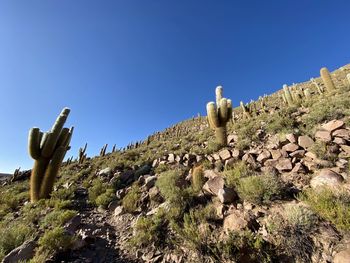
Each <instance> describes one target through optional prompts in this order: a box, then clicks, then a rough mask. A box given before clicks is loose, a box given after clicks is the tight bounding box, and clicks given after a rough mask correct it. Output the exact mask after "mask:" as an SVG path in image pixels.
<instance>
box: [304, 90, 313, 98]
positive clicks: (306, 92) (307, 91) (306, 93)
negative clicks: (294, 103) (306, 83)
mask: <svg viewBox="0 0 350 263" xmlns="http://www.w3.org/2000/svg"><path fill="white" fill-rule="evenodd" d="M304 96H305V98H306V99H307V100H308V99H310V98H311V92H310V90H309V89H305V90H304Z"/></svg>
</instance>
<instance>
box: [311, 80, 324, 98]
mask: <svg viewBox="0 0 350 263" xmlns="http://www.w3.org/2000/svg"><path fill="white" fill-rule="evenodd" d="M310 80H311V83H312V84H313V85H315V86H316V89H317V92H318V93H319V94H320V95H322V94H323V89H322V87H321V86H320V85H318V83H317V82H316V80H315V79H314V78H311V79H310Z"/></svg>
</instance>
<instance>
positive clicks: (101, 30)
mask: <svg viewBox="0 0 350 263" xmlns="http://www.w3.org/2000/svg"><path fill="white" fill-rule="evenodd" d="M349 10H350V2H349V1H345V0H344V1H321V0H317V1H316V0H315V1H311V0H308V1H305V0H300V1H295V0H294V1H281V0H275V1H261V0H259V1H247V0H244V1H243V0H242V1H229V0H226V1H225V0H221V1H214V0H211V1H207V0H196V1H194V0H176V1H175V0H173V1H170V0H169V1H168V0H157V1H155V0H148V1H146V0H138V1H136V0H124V1H118V0H113V1H112V0H110V1H102V0H94V1H92V0H91V1H89V0H50V1H44V0H42V1H36V0H33V1H28V0H23V1H17V0H4V1H1V2H0V99H1V101H0V124H1V126H0V127H1V128H0V172H13V170H14V169H15V168H16V167H19V166H21V167H22V168H31V166H32V160H31V159H30V158H29V156H28V153H27V134H28V130H29V129H30V128H31V127H33V126H37V127H40V128H41V129H42V130H45V131H46V130H48V129H49V128H50V127H51V125H52V123H53V121H54V120H55V118H56V116H57V115H58V113H59V112H60V110H61V109H62V108H63V107H64V106H68V107H70V108H71V110H72V111H71V115H70V117H69V121H68V122H67V125H74V126H75V128H76V129H75V134H74V136H73V141H72V149H71V150H70V151H69V152H68V153H67V156H71V155H74V156H76V155H77V151H78V148H79V147H80V146H83V144H84V143H85V142H88V154H89V155H90V156H91V155H95V154H97V153H98V151H99V149H100V148H101V146H102V145H103V144H104V143H109V145H113V144H114V143H116V144H117V145H118V146H120V147H122V146H125V145H126V144H127V143H128V142H130V141H135V140H140V139H143V138H145V137H146V136H147V135H149V134H151V133H153V132H154V131H157V130H162V129H164V128H166V127H168V126H170V125H172V124H174V123H176V122H179V121H181V120H184V119H187V118H190V117H192V116H193V115H196V114H197V113H198V112H200V113H201V114H202V115H203V114H205V104H206V102H208V101H210V100H213V99H214V88H215V86H216V85H218V84H221V85H223V86H224V95H225V96H226V97H228V98H231V99H232V100H233V102H234V104H235V105H238V104H239V101H240V100H243V101H249V100H250V99H256V98H258V97H259V95H262V94H264V93H267V94H269V93H272V92H274V91H276V90H277V89H280V88H281V86H282V84H284V83H287V84H290V83H292V82H300V81H305V80H308V79H309V78H310V77H312V76H317V75H318V74H319V69H320V67H322V66H327V67H328V68H329V69H330V70H334V69H335V68H337V67H339V66H342V65H344V64H347V63H349V62H350V34H349V28H350V15H349Z"/></svg>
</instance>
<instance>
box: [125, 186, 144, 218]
mask: <svg viewBox="0 0 350 263" xmlns="http://www.w3.org/2000/svg"><path fill="white" fill-rule="evenodd" d="M140 197H141V190H140V186H139V185H138V183H134V184H133V185H132V187H131V189H130V190H129V192H128V193H127V194H126V196H125V197H124V198H123V201H122V205H123V207H124V209H125V211H127V212H129V213H133V212H135V211H136V209H137V208H138V202H139V199H140Z"/></svg>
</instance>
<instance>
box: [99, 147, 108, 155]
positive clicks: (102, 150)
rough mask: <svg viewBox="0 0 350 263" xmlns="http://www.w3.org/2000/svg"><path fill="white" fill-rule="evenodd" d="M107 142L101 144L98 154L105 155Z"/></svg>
mask: <svg viewBox="0 0 350 263" xmlns="http://www.w3.org/2000/svg"><path fill="white" fill-rule="evenodd" d="M107 146H108V144H105V145H103V146H102V148H101V151H100V156H101V157H103V156H105V155H106V150H107Z"/></svg>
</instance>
